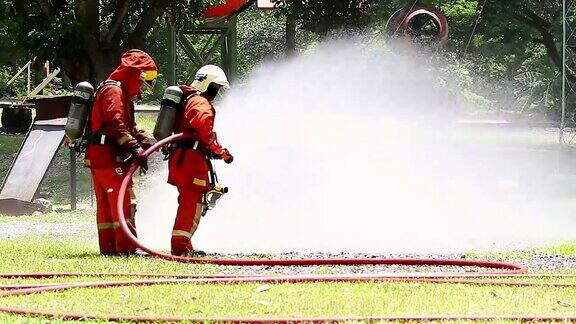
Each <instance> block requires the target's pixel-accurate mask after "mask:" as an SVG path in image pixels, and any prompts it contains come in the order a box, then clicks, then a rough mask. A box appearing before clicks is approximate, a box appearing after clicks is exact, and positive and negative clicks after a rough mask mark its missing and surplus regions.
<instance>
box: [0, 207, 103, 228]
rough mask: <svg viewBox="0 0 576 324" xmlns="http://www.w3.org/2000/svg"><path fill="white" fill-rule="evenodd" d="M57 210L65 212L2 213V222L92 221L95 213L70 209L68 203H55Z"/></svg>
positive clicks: (0, 216) (0, 218)
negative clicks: (15, 214) (39, 213)
mask: <svg viewBox="0 0 576 324" xmlns="http://www.w3.org/2000/svg"><path fill="white" fill-rule="evenodd" d="M54 208H55V209H56V210H63V212H51V213H47V214H43V215H38V216H33V215H24V216H10V215H2V214H0V224H2V223H8V222H14V221H30V222H42V223H69V222H78V221H92V220H94V215H90V214H87V213H86V212H85V211H73V212H72V211H69V209H70V206H68V205H54Z"/></svg>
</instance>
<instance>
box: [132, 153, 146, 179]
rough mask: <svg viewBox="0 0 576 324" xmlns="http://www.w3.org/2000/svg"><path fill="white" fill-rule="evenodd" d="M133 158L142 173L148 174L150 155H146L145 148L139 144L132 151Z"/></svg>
mask: <svg viewBox="0 0 576 324" xmlns="http://www.w3.org/2000/svg"><path fill="white" fill-rule="evenodd" d="M132 158H133V159H134V161H136V163H138V165H139V166H140V173H141V174H146V172H147V171H148V157H146V155H144V149H143V148H142V147H140V146H137V147H136V148H135V149H134V151H133V152H132Z"/></svg>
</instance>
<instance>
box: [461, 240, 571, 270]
mask: <svg viewBox="0 0 576 324" xmlns="http://www.w3.org/2000/svg"><path fill="white" fill-rule="evenodd" d="M534 252H538V253H546V254H556V255H561V256H566V257H576V241H566V242H563V243H560V244H556V245H551V246H547V247H541V248H534V249H532V250H527V251H504V252H485V253H477V252H469V253H466V254H465V256H466V258H471V259H491V260H501V259H509V260H510V259H514V260H525V259H528V258H529V257H530V255H531V254H532V253H534ZM574 270H576V269H574Z"/></svg>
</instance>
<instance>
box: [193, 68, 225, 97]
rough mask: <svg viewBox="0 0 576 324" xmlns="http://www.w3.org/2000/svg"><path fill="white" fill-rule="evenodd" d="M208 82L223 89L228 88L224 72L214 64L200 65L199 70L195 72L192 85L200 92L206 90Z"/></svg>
mask: <svg viewBox="0 0 576 324" xmlns="http://www.w3.org/2000/svg"><path fill="white" fill-rule="evenodd" d="M210 83H215V84H218V85H220V86H222V87H223V88H224V89H229V88H230V83H229V82H228V78H227V77H226V73H224V71H223V70H222V69H221V68H220V67H218V66H216V65H205V66H203V67H201V68H200V70H198V72H196V77H195V78H194V82H192V86H193V87H194V88H196V89H197V90H198V91H200V92H206V90H208V86H209V85H210Z"/></svg>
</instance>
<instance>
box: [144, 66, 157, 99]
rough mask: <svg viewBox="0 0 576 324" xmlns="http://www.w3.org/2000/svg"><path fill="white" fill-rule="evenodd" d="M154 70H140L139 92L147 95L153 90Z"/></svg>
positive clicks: (154, 84) (154, 81) (154, 83)
mask: <svg viewBox="0 0 576 324" xmlns="http://www.w3.org/2000/svg"><path fill="white" fill-rule="evenodd" d="M156 75H157V72H156V71H151V72H142V74H140V92H141V93H142V94H145V95H148V94H151V93H152V92H153V91H154V86H156V80H157V79H156Z"/></svg>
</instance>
